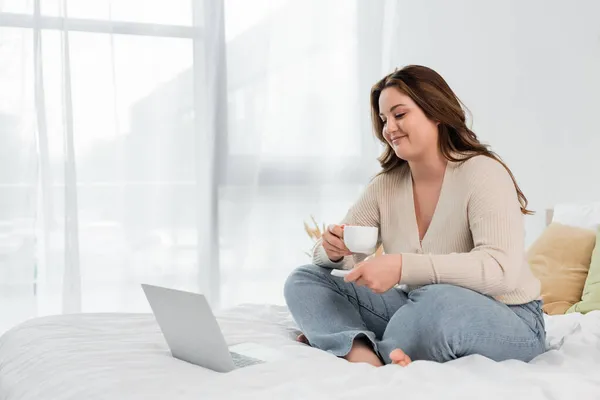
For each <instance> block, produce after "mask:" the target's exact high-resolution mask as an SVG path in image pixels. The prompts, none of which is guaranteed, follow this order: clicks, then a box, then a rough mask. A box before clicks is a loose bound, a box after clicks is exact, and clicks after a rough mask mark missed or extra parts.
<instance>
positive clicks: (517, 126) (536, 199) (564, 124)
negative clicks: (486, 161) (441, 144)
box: [386, 0, 600, 243]
mask: <svg viewBox="0 0 600 400" xmlns="http://www.w3.org/2000/svg"><path fill="white" fill-rule="evenodd" d="M390 5H391V7H390ZM386 12H387V15H386V17H387V18H386V21H390V22H389V24H390V25H388V27H387V29H391V30H392V32H393V36H392V37H393V39H392V42H391V43H390V47H391V49H392V54H393V55H392V57H391V60H389V62H390V66H402V65H406V64H423V65H427V66H429V67H432V68H433V69H435V70H437V71H438V72H439V73H441V74H442V76H444V77H445V78H446V80H447V81H448V82H449V84H450V86H451V87H452V88H453V89H454V90H455V92H456V93H457V94H458V96H459V97H460V98H461V99H462V100H463V102H464V103H465V104H466V105H467V106H468V107H469V109H470V110H471V112H472V114H473V129H474V131H475V132H476V133H477V134H478V135H479V137H480V138H481V139H482V140H483V141H484V142H487V143H489V144H491V145H492V148H493V149H494V150H496V151H497V152H498V153H499V154H500V156H502V157H503V158H504V159H505V161H506V162H507V163H508V164H509V166H510V167H511V169H512V170H513V172H514V173H515V175H516V177H517V179H518V182H519V184H520V185H521V188H522V189H523V191H524V192H525V195H526V196H527V197H528V199H529V200H530V205H531V206H532V207H533V208H535V209H536V210H537V211H538V213H537V215H536V216H535V217H530V218H528V220H527V228H528V243H530V242H531V241H532V240H533V239H534V238H535V236H537V234H539V232H540V231H541V229H543V219H544V216H543V214H544V213H543V210H544V209H545V208H548V207H551V206H553V205H554V204H556V203H559V202H575V201H577V202H579V201H587V200H600V157H599V156H600V123H599V121H598V119H599V118H600V112H599V111H600V99H599V94H600V1H597V0H578V1H565V0H535V1H531V0H528V1H522V0H502V1H498V0H496V1H481V0H462V1H456V0H455V1H444V0H426V1H398V2H388V3H387V8H386ZM390 17H391V18H390ZM388 69H389V68H388Z"/></svg>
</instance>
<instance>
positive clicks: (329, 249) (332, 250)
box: [323, 242, 352, 258]
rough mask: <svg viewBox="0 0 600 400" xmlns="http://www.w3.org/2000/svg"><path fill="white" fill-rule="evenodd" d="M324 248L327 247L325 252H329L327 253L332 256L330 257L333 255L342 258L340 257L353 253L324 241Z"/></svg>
mask: <svg viewBox="0 0 600 400" xmlns="http://www.w3.org/2000/svg"><path fill="white" fill-rule="evenodd" d="M323 248H324V249H325V252H326V253H327V255H328V256H330V258H331V257H334V258H340V257H345V256H347V255H350V254H352V253H350V252H346V251H341V250H340V249H338V248H337V247H334V246H332V245H330V244H329V243H327V242H323Z"/></svg>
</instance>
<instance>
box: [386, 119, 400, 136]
mask: <svg viewBox="0 0 600 400" xmlns="http://www.w3.org/2000/svg"><path fill="white" fill-rule="evenodd" d="M397 130H398V123H397V121H396V119H395V118H390V119H388V121H387V131H388V132H390V133H393V132H396V131H397Z"/></svg>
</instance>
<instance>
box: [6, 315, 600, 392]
mask: <svg viewBox="0 0 600 400" xmlns="http://www.w3.org/2000/svg"><path fill="white" fill-rule="evenodd" d="M218 319H219V322H220V324H221V326H222V329H223V332H224V334H225V337H226V339H227V341H228V343H229V344H231V345H233V344H237V343H242V342H245V341H252V342H255V343H261V344H264V345H266V346H269V347H271V348H273V349H274V350H276V351H278V352H279V353H281V354H283V355H284V357H283V358H281V359H279V360H277V361H273V362H269V363H265V364H261V365H256V366H252V367H248V368H242V369H239V370H236V371H234V372H231V373H228V374H219V373H215V372H212V371H210V370H206V369H203V368H200V367H196V366H194V365H191V364H188V363H185V362H183V361H179V360H177V359H174V358H172V357H171V356H170V354H169V351H168V348H167V346H166V344H165V342H164V340H163V337H162V335H161V333H160V330H159V328H158V325H157V324H156V322H155V321H154V318H153V316H152V315H148V314H79V315H61V316H51V317H43V318H37V319H33V320H30V321H28V322H26V323H24V324H21V325H20V326H18V327H15V328H13V329H12V330H10V331H9V332H7V333H6V334H5V335H3V337H2V338H1V339H0V393H1V394H0V398H1V399H2V400H17V399H19V400H29V399H31V400H33V399H36V400H40V399H53V400H63V399H69V400H71V399H213V398H227V399H234V398H235V399H237V398H241V399H246V398H247V399H258V398H269V399H279V398H302V399H321V398H323V399H325V398H326V399H338V398H339V399H352V398H357V399H358V398H365V397H367V396H384V395H387V396H399V395H401V396H403V397H404V398H406V397H405V396H411V395H415V396H419V397H418V398H419V399H437V398H444V399H450V398H461V399H471V398H472V399H481V398H486V399H495V398H498V399H506V398H511V399H528V400H534V399H578V400H579V399H598V398H599V397H600V369H598V361H599V360H600V311H595V312H591V313H588V314H585V315H583V314H568V315H561V316H552V317H546V321H547V330H548V339H547V341H548V347H549V351H548V352H547V353H545V354H543V355H541V356H540V357H538V358H536V359H535V360H533V361H532V362H531V363H529V364H525V363H522V362H517V361H507V362H502V363H495V362H493V361H491V360H488V359H486V358H484V357H480V356H470V357H466V358H463V359H459V360H456V361H452V362H449V363H445V364H436V363H433V362H425V361H417V362H414V363H413V364H411V365H410V366H409V367H407V368H401V367H397V366H393V365H388V366H385V367H382V368H375V367H371V366H368V365H366V364H364V365H363V364H350V363H348V362H346V361H344V360H341V359H338V358H336V357H334V356H333V355H330V354H329V353H326V352H322V351H319V350H316V349H313V348H310V347H308V346H306V345H303V344H300V343H297V342H295V341H294V337H295V336H296V334H297V333H298V332H297V331H296V328H295V325H294V323H293V321H292V319H291V318H290V315H289V313H288V312H287V310H286V309H285V307H278V306H266V305H245V306H239V307H236V308H234V309H231V310H228V311H226V312H223V313H221V314H219V315H218ZM387 396H386V397H387ZM371 398H374V397H371ZM379 398H384V397H379ZM409 398H410V397H409Z"/></svg>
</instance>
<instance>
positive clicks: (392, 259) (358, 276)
mask: <svg viewBox="0 0 600 400" xmlns="http://www.w3.org/2000/svg"><path fill="white" fill-rule="evenodd" d="M401 277H402V254H383V255H381V256H377V257H373V258H371V259H369V260H367V261H363V262H361V263H358V264H356V266H355V267H354V268H353V269H352V271H351V272H350V273H349V274H348V275H346V277H345V278H344V280H345V281H346V282H355V283H356V284H357V285H359V286H367V287H368V288H369V289H371V290H372V291H374V292H375V293H384V292H387V291H388V290H390V289H391V288H393V287H394V286H396V285H397V284H398V283H400V278H401Z"/></svg>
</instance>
